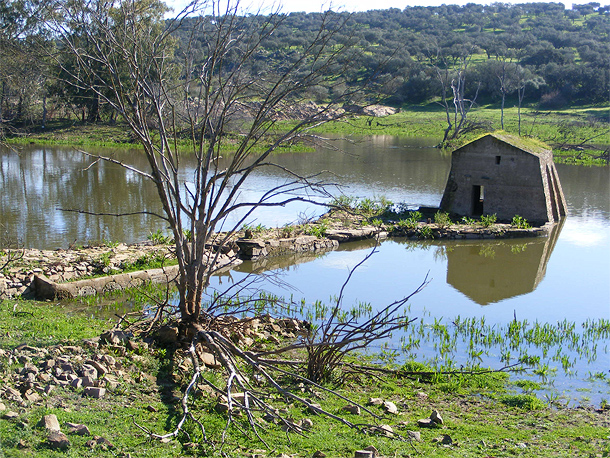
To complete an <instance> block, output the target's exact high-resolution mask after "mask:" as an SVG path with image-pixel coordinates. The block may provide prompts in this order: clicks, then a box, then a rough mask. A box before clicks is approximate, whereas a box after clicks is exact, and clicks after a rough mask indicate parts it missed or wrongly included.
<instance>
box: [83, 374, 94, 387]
mask: <svg viewBox="0 0 610 458" xmlns="http://www.w3.org/2000/svg"><path fill="white" fill-rule="evenodd" d="M80 381H81V384H82V386H84V387H88V386H96V384H97V381H96V380H95V379H94V378H93V377H89V376H86V375H85V376H84V377H81V378H80Z"/></svg>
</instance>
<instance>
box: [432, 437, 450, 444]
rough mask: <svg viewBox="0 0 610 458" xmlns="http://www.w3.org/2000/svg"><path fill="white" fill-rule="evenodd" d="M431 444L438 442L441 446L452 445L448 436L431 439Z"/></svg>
mask: <svg viewBox="0 0 610 458" xmlns="http://www.w3.org/2000/svg"><path fill="white" fill-rule="evenodd" d="M432 442H439V443H441V444H443V445H452V444H453V439H451V436H450V435H449V434H443V435H442V436H439V437H436V438H434V439H432Z"/></svg>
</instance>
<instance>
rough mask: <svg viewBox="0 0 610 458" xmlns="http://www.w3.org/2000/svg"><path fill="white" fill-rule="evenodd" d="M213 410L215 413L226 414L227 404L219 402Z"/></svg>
mask: <svg viewBox="0 0 610 458" xmlns="http://www.w3.org/2000/svg"><path fill="white" fill-rule="evenodd" d="M214 410H215V411H216V412H217V413H227V412H228V411H229V404H227V403H226V402H219V403H218V404H216V405H215V406H214ZM263 418H264V417H263Z"/></svg>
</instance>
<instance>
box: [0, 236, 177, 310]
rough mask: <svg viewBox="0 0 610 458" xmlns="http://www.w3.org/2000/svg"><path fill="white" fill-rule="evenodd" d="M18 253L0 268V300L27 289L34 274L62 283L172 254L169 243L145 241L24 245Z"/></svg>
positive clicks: (1, 262) (1, 261) (0, 255)
mask: <svg viewBox="0 0 610 458" xmlns="http://www.w3.org/2000/svg"><path fill="white" fill-rule="evenodd" d="M17 251H18V250H14V251H13V253H15V252H17ZM17 254H18V257H19V259H17V260H16V261H15V262H13V263H11V264H10V265H9V266H8V267H7V268H6V269H4V271H0V300H2V299H10V298H12V297H17V296H20V295H22V294H24V293H26V291H27V289H28V287H29V285H30V283H31V282H32V280H33V278H34V275H43V276H45V277H47V278H49V279H50V280H51V281H53V282H57V283H62V282H67V281H73V280H77V279H79V278H82V277H86V276H91V275H94V274H99V273H108V274H110V273H112V272H120V271H122V270H123V269H124V268H125V266H126V265H129V264H133V263H134V262H135V261H137V260H138V259H142V258H144V257H148V258H150V257H153V256H164V257H168V258H169V257H171V253H170V250H169V246H168V245H153V244H151V243H146V242H145V243H137V244H134V245H126V244H124V243H121V244H118V245H116V246H112V247H110V246H98V247H85V248H81V249H70V250H61V249H60V250H36V249H25V250H22V251H21V250H19V253H17ZM5 258H6V255H2V253H1V252H0V265H2V264H4V262H5V261H6V259H5Z"/></svg>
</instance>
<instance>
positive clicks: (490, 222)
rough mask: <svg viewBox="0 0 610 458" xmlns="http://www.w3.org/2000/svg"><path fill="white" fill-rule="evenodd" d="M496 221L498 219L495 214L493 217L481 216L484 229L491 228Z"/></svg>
mask: <svg viewBox="0 0 610 458" xmlns="http://www.w3.org/2000/svg"><path fill="white" fill-rule="evenodd" d="M497 220H498V218H497V216H496V214H495V213H494V214H493V215H483V216H481V224H483V226H484V227H490V226H493V225H494V224H496V221H497Z"/></svg>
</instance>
